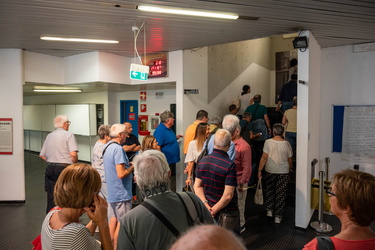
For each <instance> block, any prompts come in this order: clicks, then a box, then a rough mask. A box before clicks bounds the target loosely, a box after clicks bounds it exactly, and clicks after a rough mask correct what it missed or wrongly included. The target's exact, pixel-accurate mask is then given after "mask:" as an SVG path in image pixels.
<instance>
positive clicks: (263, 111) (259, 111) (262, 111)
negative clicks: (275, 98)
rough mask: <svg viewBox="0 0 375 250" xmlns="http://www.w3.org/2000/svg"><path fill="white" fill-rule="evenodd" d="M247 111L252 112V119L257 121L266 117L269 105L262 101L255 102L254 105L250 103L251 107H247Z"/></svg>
mask: <svg viewBox="0 0 375 250" xmlns="http://www.w3.org/2000/svg"><path fill="white" fill-rule="evenodd" d="M257 107H258V108H257ZM255 111H256V112H255ZM245 112H248V113H250V114H251V116H252V119H251V120H252V121H255V120H257V119H264V115H267V107H266V106H264V105H262V104H260V103H254V104H253V105H250V106H249V107H247V109H246V110H245Z"/></svg>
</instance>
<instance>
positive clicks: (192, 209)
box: [176, 192, 203, 226]
mask: <svg viewBox="0 0 375 250" xmlns="http://www.w3.org/2000/svg"><path fill="white" fill-rule="evenodd" d="M176 194H177V197H178V198H179V199H180V200H181V202H182V204H184V206H185V210H186V212H187V213H188V214H189V217H190V221H191V222H192V223H190V226H192V225H195V224H198V223H203V220H202V218H201V216H200V214H199V213H198V209H197V207H196V205H195V202H194V201H193V198H192V197H191V195H190V194H189V193H188V192H179V193H176Z"/></svg>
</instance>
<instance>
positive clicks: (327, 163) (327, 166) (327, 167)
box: [325, 157, 330, 181]
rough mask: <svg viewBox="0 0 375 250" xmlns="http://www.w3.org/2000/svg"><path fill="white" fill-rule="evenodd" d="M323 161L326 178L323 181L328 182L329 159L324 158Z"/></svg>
mask: <svg viewBox="0 0 375 250" xmlns="http://www.w3.org/2000/svg"><path fill="white" fill-rule="evenodd" d="M325 161H326V178H325V180H326V181H328V177H329V163H330V159H329V157H326V158H325Z"/></svg>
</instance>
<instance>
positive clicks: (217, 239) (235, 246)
mask: <svg viewBox="0 0 375 250" xmlns="http://www.w3.org/2000/svg"><path fill="white" fill-rule="evenodd" d="M197 249H231V250H245V249H246V247H245V246H244V244H243V243H242V240H241V239H240V238H238V237H237V236H235V235H234V234H233V233H232V232H231V231H228V230H226V229H225V228H222V227H219V226H216V225H199V226H196V227H193V228H191V229H189V231H187V232H186V233H185V234H184V235H183V236H182V237H181V238H179V239H178V240H177V241H176V242H175V243H174V244H173V246H172V247H171V248H170V250H197Z"/></svg>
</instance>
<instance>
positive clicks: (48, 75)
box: [24, 51, 65, 84]
mask: <svg viewBox="0 0 375 250" xmlns="http://www.w3.org/2000/svg"><path fill="white" fill-rule="evenodd" d="M24 63H25V64H24V72H25V82H39V83H51V84H64V83H65V80H64V67H63V66H64V64H63V58H61V57H56V56H48V55H43V54H38V53H34V52H28V51H24Z"/></svg>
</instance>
